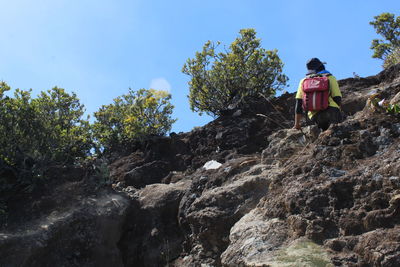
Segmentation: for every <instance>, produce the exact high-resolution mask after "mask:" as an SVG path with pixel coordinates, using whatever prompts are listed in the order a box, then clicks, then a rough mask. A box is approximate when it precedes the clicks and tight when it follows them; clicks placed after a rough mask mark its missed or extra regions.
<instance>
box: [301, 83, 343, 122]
mask: <svg viewBox="0 0 400 267" xmlns="http://www.w3.org/2000/svg"><path fill="white" fill-rule="evenodd" d="M304 79H305V78H303V79H302V80H301V81H300V83H299V87H298V88H297V94H296V99H303V81H304ZM328 79H329V106H330V107H335V108H340V107H339V106H338V104H336V102H335V101H334V100H333V98H334V97H335V96H340V97H342V93H341V92H340V89H339V84H338V82H337V80H336V78H335V76H333V75H329V76H328ZM317 112H318V111H309V112H308V117H309V118H310V119H311V118H312V117H313V116H314V115H315V114H317Z"/></svg>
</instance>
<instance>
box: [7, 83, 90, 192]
mask: <svg viewBox="0 0 400 267" xmlns="http://www.w3.org/2000/svg"><path fill="white" fill-rule="evenodd" d="M8 90H10V87H9V86H8V85H7V84H6V83H4V82H3V83H1V84H0V121H1V122H2V123H1V124H0V162H1V164H0V173H4V172H7V173H12V175H7V177H6V176H5V175H2V177H1V181H0V191H3V190H11V189H16V188H21V187H23V189H24V190H27V189H28V190H31V189H32V187H31V186H33V185H34V183H35V182H37V181H39V180H41V178H45V177H44V174H45V173H46V170H47V168H48V167H49V166H51V165H64V164H73V163H75V162H77V160H80V159H83V158H85V157H86V156H87V155H88V154H89V153H90V149H91V147H92V144H91V141H90V131H89V130H90V128H89V123H88V121H87V120H83V119H82V115H83V113H84V106H83V105H81V104H80V103H79V100H78V98H77V97H76V95H75V94H74V93H73V94H68V93H67V92H65V90H64V89H61V88H57V87H55V88H53V89H51V90H48V91H47V92H42V93H41V94H40V95H39V96H37V97H36V98H32V96H31V91H30V90H29V91H23V90H19V89H16V90H15V92H14V96H13V97H9V96H6V95H5V94H4V93H5V92H6V91H8Z"/></svg>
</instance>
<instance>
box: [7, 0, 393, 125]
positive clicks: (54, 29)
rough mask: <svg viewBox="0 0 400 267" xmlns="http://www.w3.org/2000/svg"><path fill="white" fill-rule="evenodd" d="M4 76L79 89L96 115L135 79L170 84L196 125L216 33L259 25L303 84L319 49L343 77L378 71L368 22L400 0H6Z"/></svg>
mask: <svg viewBox="0 0 400 267" xmlns="http://www.w3.org/2000/svg"><path fill="white" fill-rule="evenodd" d="M0 10H1V11H2V12H1V13H2V15H1V16H0V25H1V35H0V59H1V61H0V79H1V80H3V81H5V82H7V83H8V84H9V85H10V86H11V87H12V88H14V89H15V88H21V89H29V88H32V89H33V91H34V93H37V92H39V91H43V90H47V89H50V88H52V87H54V86H59V87H62V88H65V89H66V90H68V91H70V92H71V91H73V92H75V93H76V94H77V95H78V97H79V98H80V100H81V102H82V103H83V104H84V105H85V107H86V109H87V113H88V114H92V113H93V112H94V111H96V110H97V109H98V108H99V107H100V106H101V105H104V104H110V103H111V102H112V100H113V99H114V98H115V97H117V96H120V95H122V94H125V93H127V91H128V88H129V87H131V88H133V89H140V88H150V87H154V88H155V89H164V90H165V89H166V90H169V91H170V93H171V94H172V97H173V100H172V101H173V104H174V105H175V111H174V117H175V118H178V121H177V122H176V123H175V124H174V126H173V131H176V132H180V131H184V132H186V131H190V130H191V129H192V128H193V127H195V126H202V125H204V124H205V123H207V122H208V121H210V120H211V119H212V118H210V117H208V116H205V115H203V116H199V115H197V114H196V113H193V112H191V111H190V109H189V104H188V100H187V95H188V93H189V92H188V85H187V82H188V81H189V77H188V76H186V75H184V74H183V73H181V69H182V66H183V64H184V63H185V61H186V60H187V58H189V57H193V56H194V54H195V52H196V51H199V50H201V49H202V46H203V44H204V43H205V42H206V41H207V40H212V41H221V42H222V43H223V44H226V45H229V44H230V43H231V42H232V41H233V40H234V39H235V38H236V37H237V36H238V32H239V30H240V29H243V28H255V29H256V31H257V36H258V37H259V38H261V40H262V46H263V47H264V48H266V49H275V48H276V49H278V55H279V56H280V58H281V59H282V61H283V62H284V64H285V68H284V73H285V74H286V75H287V76H288V77H289V79H290V80H289V87H288V88H287V91H289V92H294V91H295V90H296V87H297V84H298V81H299V80H300V79H301V78H302V77H303V75H304V73H305V62H306V61H307V60H308V59H309V58H311V57H319V58H320V59H321V60H323V61H326V62H327V63H328V64H327V65H326V68H327V69H328V70H330V71H331V72H332V73H333V74H334V75H335V76H336V77H337V78H338V79H343V78H348V77H352V76H353V72H356V73H357V74H358V75H360V76H369V75H375V74H377V73H378V72H379V71H381V64H382V62H381V61H380V60H377V59H373V58H371V55H372V51H371V50H370V48H369V47H370V44H371V40H372V39H374V38H379V37H380V36H378V35H377V34H376V33H375V31H374V29H373V27H372V26H370V25H369V22H370V21H371V20H373V17H374V16H376V15H379V14H380V13H382V12H391V13H394V14H396V15H397V16H398V15H400V14H399V11H400V1H398V0H380V1H377V0H336V1H325V2H324V1H315V0H279V1H278V0H273V1H272V0H247V1H245V0H230V1H228V0H185V1H183V0H182V1H177V0H169V1H165V0H164V1H162V0H155V1H150V0H147V1H144V0H129V1H128V0H35V1H32V0H13V1H5V0H0Z"/></svg>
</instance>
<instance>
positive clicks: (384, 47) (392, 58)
mask: <svg viewBox="0 0 400 267" xmlns="http://www.w3.org/2000/svg"><path fill="white" fill-rule="evenodd" d="M374 18H375V20H374V21H371V22H370V24H371V25H372V26H374V28H375V30H376V32H377V33H378V34H380V35H381V36H382V37H384V40H380V39H374V40H372V45H371V49H373V50H374V54H373V55H372V57H373V58H379V59H382V60H384V64H383V66H384V68H387V67H389V66H391V65H393V64H396V63H399V62H400V55H399V49H400V17H395V15H394V14H392V13H382V14H380V15H379V16H375V17H374Z"/></svg>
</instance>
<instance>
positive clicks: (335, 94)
mask: <svg viewBox="0 0 400 267" xmlns="http://www.w3.org/2000/svg"><path fill="white" fill-rule="evenodd" d="M329 85H330V86H331V88H330V89H331V96H332V99H333V101H335V102H336V104H337V105H338V106H339V107H341V104H342V92H340V89H339V84H338V82H337V80H336V78H335V76H332V75H331V76H329Z"/></svg>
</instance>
